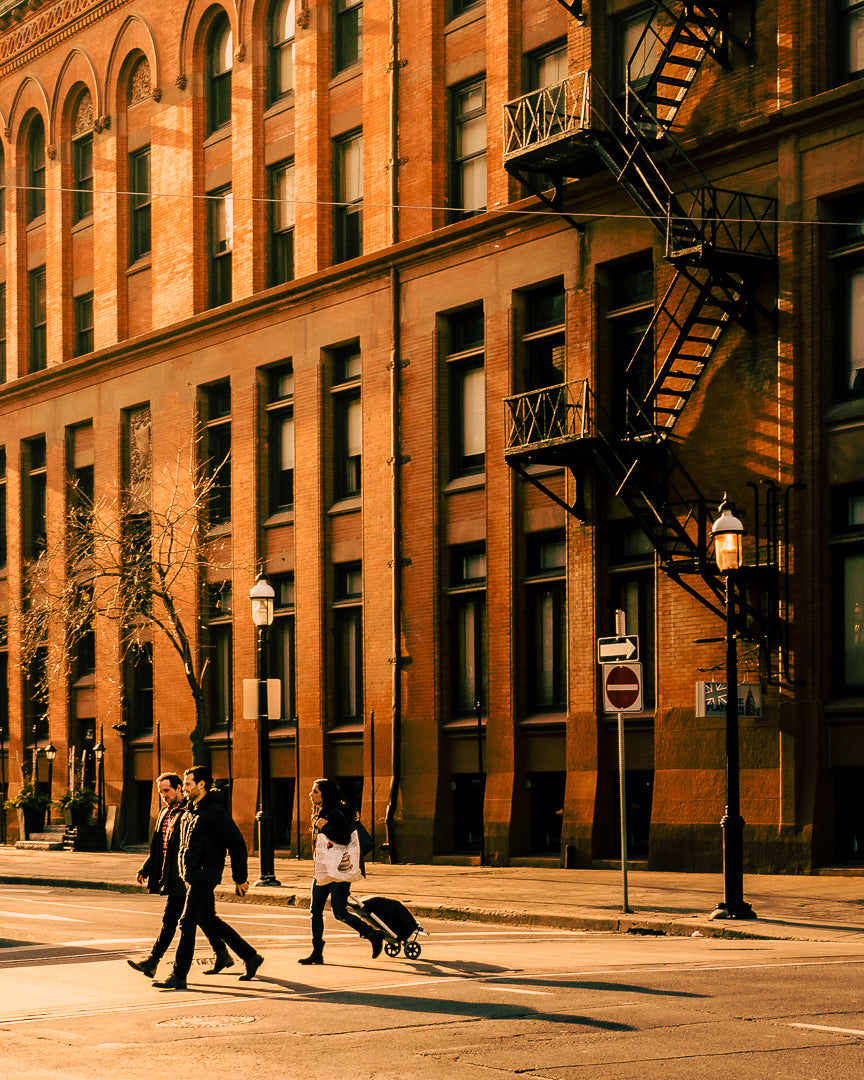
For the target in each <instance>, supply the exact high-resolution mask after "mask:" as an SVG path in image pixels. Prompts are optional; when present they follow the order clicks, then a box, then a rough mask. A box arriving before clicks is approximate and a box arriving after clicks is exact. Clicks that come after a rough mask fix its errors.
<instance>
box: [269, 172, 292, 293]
mask: <svg viewBox="0 0 864 1080" xmlns="http://www.w3.org/2000/svg"><path fill="white" fill-rule="evenodd" d="M268 172H269V180H270V184H269V186H270V258H269V261H268V284H270V285H281V284H282V283H283V282H285V281H291V280H292V278H293V277H294V162H293V161H282V162H280V163H279V164H278V165H273V166H271V168H270V169H269V170H268Z"/></svg>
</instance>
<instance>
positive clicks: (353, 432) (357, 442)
mask: <svg viewBox="0 0 864 1080" xmlns="http://www.w3.org/2000/svg"><path fill="white" fill-rule="evenodd" d="M362 450H363V412H362V408H361V405H360V399H359V398H355V400H354V401H352V402H351V403H350V404H349V406H348V416H347V423H346V451H347V456H348V457H349V458H352V457H359V455H360V454H361V452H362Z"/></svg>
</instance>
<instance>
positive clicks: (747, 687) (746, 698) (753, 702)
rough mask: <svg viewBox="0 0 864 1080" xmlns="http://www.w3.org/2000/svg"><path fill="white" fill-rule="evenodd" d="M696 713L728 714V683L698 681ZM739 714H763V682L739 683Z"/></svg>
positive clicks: (706, 714)
mask: <svg viewBox="0 0 864 1080" xmlns="http://www.w3.org/2000/svg"><path fill="white" fill-rule="evenodd" d="M696 715H697V716H725V715H726V683H725V682H697V683H696ZM738 715H739V716H761V715H762V684H761V683H738Z"/></svg>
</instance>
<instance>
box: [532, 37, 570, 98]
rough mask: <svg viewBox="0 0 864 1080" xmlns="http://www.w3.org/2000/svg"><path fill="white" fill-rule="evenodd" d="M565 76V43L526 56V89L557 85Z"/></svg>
mask: <svg viewBox="0 0 864 1080" xmlns="http://www.w3.org/2000/svg"><path fill="white" fill-rule="evenodd" d="M566 78H567V43H566V42H564V43H563V44H559V45H553V46H552V47H551V48H547V49H543V50H542V51H541V52H537V53H534V54H533V55H532V56H530V57H529V58H528V84H529V85H528V89H529V90H541V89H542V88H543V87H545V86H557V85H558V83H560V82H563V81H564V79H566Z"/></svg>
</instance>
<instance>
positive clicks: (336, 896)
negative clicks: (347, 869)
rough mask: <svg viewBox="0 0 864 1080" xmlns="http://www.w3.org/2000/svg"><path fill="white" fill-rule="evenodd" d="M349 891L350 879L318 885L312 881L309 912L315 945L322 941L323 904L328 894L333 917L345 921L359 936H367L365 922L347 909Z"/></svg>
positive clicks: (367, 930)
mask: <svg viewBox="0 0 864 1080" xmlns="http://www.w3.org/2000/svg"><path fill="white" fill-rule="evenodd" d="M350 892H351V882H350V881H333V882H331V883H330V884H329V885H318V884H317V882H314V881H313V882H312V902H311V904H310V905H309V914H310V915H311V917H312V941H313V942H314V943H315V944H316V945H317V944H323V943H324V905H325V904H326V903H327V897H328V896H329V897H330V909H331V911H332V912H333V918H334V919H338V920H339V922H344V923H346V924H347V925H348V926H350V927H351V929H352V930H356V931H357V933H358V934H359V935H360V937H367V936H368V934H369V927H368V926H367V925H366V923H364V922H363V920H362V919H358V918H357V916H356V915H352V914H351V912H350V911H349V910H348V894H349V893H350Z"/></svg>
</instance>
